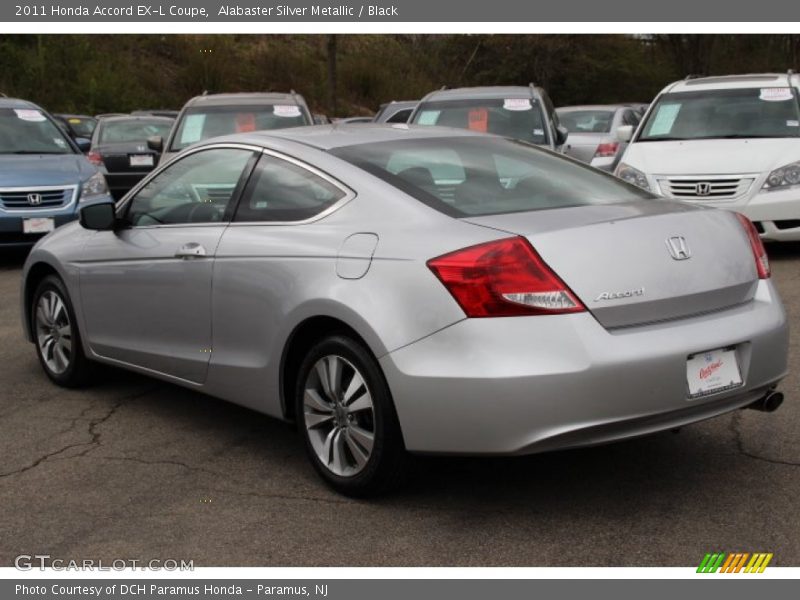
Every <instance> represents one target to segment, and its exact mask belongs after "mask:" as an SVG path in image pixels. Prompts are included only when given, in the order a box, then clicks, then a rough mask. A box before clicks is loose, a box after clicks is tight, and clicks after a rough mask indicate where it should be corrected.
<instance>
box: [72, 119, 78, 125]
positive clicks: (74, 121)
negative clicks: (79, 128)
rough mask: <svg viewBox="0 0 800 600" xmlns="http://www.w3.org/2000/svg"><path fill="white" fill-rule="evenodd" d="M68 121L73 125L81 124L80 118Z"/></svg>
mask: <svg viewBox="0 0 800 600" xmlns="http://www.w3.org/2000/svg"><path fill="white" fill-rule="evenodd" d="M69 122H70V123H72V124H73V125H80V124H81V120H80V119H69Z"/></svg>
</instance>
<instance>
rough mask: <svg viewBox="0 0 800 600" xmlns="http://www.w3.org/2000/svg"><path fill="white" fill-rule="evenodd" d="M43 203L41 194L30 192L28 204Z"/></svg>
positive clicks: (36, 204) (37, 204)
mask: <svg viewBox="0 0 800 600" xmlns="http://www.w3.org/2000/svg"><path fill="white" fill-rule="evenodd" d="M41 203H42V195H41V194H28V204H30V205H31V206H39V205H40V204H41Z"/></svg>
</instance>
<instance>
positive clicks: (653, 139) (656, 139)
mask: <svg viewBox="0 0 800 600" xmlns="http://www.w3.org/2000/svg"><path fill="white" fill-rule="evenodd" d="M696 139H697V138H685V137H666V136H665V137H647V138H639V139H638V140H636V141H637V142H685V141H686V140H696Z"/></svg>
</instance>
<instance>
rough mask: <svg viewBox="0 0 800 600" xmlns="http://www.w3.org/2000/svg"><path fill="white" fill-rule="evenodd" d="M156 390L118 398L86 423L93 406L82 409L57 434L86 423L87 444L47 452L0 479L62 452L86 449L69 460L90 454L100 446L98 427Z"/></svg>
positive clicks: (2, 477) (20, 472) (3, 474)
mask: <svg viewBox="0 0 800 600" xmlns="http://www.w3.org/2000/svg"><path fill="white" fill-rule="evenodd" d="M157 389H158V388H157V387H156V388H151V389H149V390H147V391H145V392H137V393H136V394H132V395H130V396H124V397H122V398H119V399H118V400H116V401H115V402H114V404H113V405H112V406H111V407H110V408H109V409H108V410H107V411H106V412H105V414H103V415H102V416H100V417H95V418H93V419H89V420H88V421H87V420H86V419H85V416H86V414H87V413H88V412H89V411H90V410H92V409H93V408H95V404H94V403H93V404H92V405H90V406H88V407H86V408H84V409H83V410H82V411H81V412H80V413H79V415H78V416H77V417H73V418H72V419H71V421H72V423H71V424H70V426H69V427H67V428H66V429H65V430H64V431H61V432H58V433H59V434H63V433H67V432H69V431H70V430H72V429H74V428H75V427H76V426H77V424H78V423H79V422H81V421H83V422H87V423H88V424H89V427H88V429H87V433H88V434H89V435H90V436H91V438H90V440H89V441H88V442H79V443H73V444H67V445H66V446H62V447H61V448H59V449H58V450H53V451H52V452H48V453H46V454H43V455H42V456H40V457H39V458H37V459H36V460H34V461H33V462H32V463H30V464H29V465H26V466H24V467H20V468H19V469H14V470H12V471H7V472H5V473H0V479H5V478H7V477H12V476H14V475H20V474H22V473H25V472H26V471H30V470H31V469H35V468H36V467H38V466H39V465H41V464H42V463H43V462H46V461H48V460H49V459H51V458H53V457H56V456H58V455H59V454H63V453H64V452H66V451H68V450H72V449H73V448H86V449H85V450H84V451H82V452H78V453H77V454H74V455H73V456H70V457H69V458H70V459H73V458H79V457H82V456H86V455H87V454H88V453H89V452H91V451H92V450H94V449H95V448H97V447H99V446H100V437H101V433H100V431H98V427H100V425H102V424H103V423H105V422H106V421H108V420H109V419H110V418H111V417H113V416H114V414H115V413H116V412H117V410H119V409H120V408H121V407H122V406H123V405H124V404H127V403H128V402H130V401H132V400H136V399H138V398H141V397H144V396H147V395H148V394H151V393H153V392H154V391H156V390H157Z"/></svg>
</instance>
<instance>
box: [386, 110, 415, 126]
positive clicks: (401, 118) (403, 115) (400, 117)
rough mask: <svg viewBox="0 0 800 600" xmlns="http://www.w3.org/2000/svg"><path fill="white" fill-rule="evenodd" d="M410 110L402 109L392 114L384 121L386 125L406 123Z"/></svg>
mask: <svg viewBox="0 0 800 600" xmlns="http://www.w3.org/2000/svg"><path fill="white" fill-rule="evenodd" d="M411 110H412V109H410V108H404V109H403V110H398V111H397V112H396V113H394V114H393V115H392V116H391V117H389V118H388V119H386V122H387V123H408V117H410V116H411Z"/></svg>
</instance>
